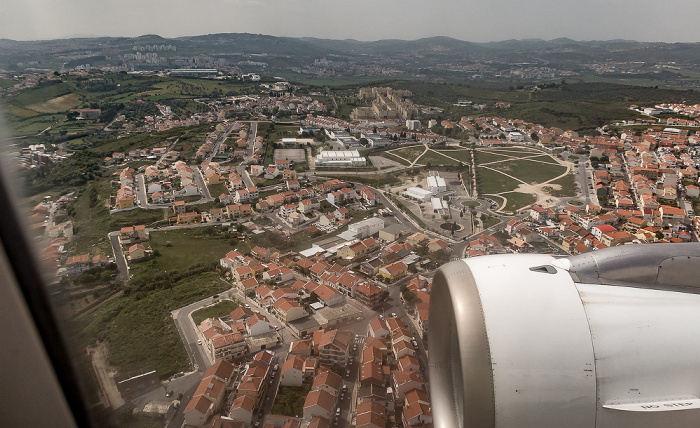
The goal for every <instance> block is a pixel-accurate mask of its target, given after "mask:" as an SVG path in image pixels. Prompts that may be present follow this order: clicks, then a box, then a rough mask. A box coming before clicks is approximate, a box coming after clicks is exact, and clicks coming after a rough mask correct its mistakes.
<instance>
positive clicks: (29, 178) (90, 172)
mask: <svg viewBox="0 0 700 428" xmlns="http://www.w3.org/2000/svg"><path fill="white" fill-rule="evenodd" d="M103 173H104V171H103V168H102V158H99V157H97V156H96V155H95V154H93V153H89V152H85V151H82V152H77V153H75V154H74V155H73V156H71V157H69V158H68V159H66V160H64V161H62V162H59V163H56V164H51V165H42V166H40V167H39V168H35V169H32V170H28V171H27V172H26V173H25V184H26V187H27V190H28V191H29V193H30V194H37V193H40V192H44V191H46V190H48V189H51V188H53V187H78V186H82V185H84V184H87V183H89V182H90V181H92V180H94V179H96V178H99V177H102V176H103Z"/></svg>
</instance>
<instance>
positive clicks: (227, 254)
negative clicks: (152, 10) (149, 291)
mask: <svg viewBox="0 0 700 428" xmlns="http://www.w3.org/2000/svg"><path fill="white" fill-rule="evenodd" d="M265 89H266V90H268V91H269V92H270V93H271V95H269V96H259V95H257V94H256V95H235V96H229V97H222V98H221V99H220V100H219V102H217V105H216V108H215V109H212V111H209V112H208V113H201V114H198V115H195V116H191V117H188V118H181V117H179V116H178V117H176V115H174V114H173V112H172V109H171V107H170V106H169V105H167V104H166V103H158V104H157V107H158V111H159V114H157V115H146V116H144V117H143V118H139V120H133V121H131V120H129V119H127V118H126V117H120V116H117V118H116V121H117V122H124V123H125V124H126V123H128V124H129V125H128V126H126V127H125V126H122V127H121V130H120V131H119V132H120V133H122V134H120V135H121V136H123V137H125V138H126V136H127V135H129V134H130V133H136V134H138V133H148V132H151V131H155V132H163V131H168V130H173V129H176V128H178V129H179V128H183V129H186V128H187V129H190V128H191V127H195V126H200V125H201V124H209V125H207V126H209V127H208V128H207V127H203V128H201V129H200V128H197V129H199V131H198V133H197V134H196V138H193V140H194V141H189V142H188V144H187V145H186V146H185V145H181V144H180V143H179V141H178V140H179V138H181V137H178V136H177V135H175V136H169V137H166V138H163V139H162V140H159V141H157V142H153V143H149V144H141V145H139V144H136V145H134V146H132V147H131V148H130V149H129V150H126V151H125V150H119V151H115V149H111V150H110V151H109V154H110V155H109V156H106V157H104V158H102V156H104V155H100V159H101V162H102V163H101V166H100V167H101V168H102V169H103V171H105V175H106V179H105V186H104V189H103V190H104V191H106V192H107V194H105V195H102V196H104V199H101V197H102V196H98V190H97V189H96V188H92V190H87V191H86V193H87V194H88V195H90V198H91V199H90V204H91V206H92V207H94V206H100V207H102V206H104V208H106V209H107V210H108V213H109V217H108V218H109V219H110V220H109V221H110V223H108V224H109V227H110V230H109V232H108V234H106V236H100V237H99V238H97V239H99V241H98V240H97V239H95V240H94V241H95V242H94V243H91V244H90V245H89V246H87V247H86V246H79V245H81V244H80V242H79V241H80V239H81V238H82V236H84V235H85V233H84V229H82V228H76V229H77V230H74V224H73V222H72V220H71V218H74V217H75V216H74V211H72V209H71V208H72V207H74V206H75V204H76V203H77V201H79V200H80V198H81V197H82V196H83V193H82V192H80V193H77V194H67V195H64V196H61V197H60V198H58V199H57V200H56V201H54V200H53V198H52V197H48V198H46V199H45V200H44V201H43V202H42V203H40V204H38V205H36V206H35V207H34V208H33V211H32V214H31V216H32V222H36V223H37V224H38V225H39V226H37V231H39V232H40V233H43V235H42V236H41V237H40V238H41V239H42V242H45V243H46V245H45V246H44V250H43V253H42V255H41V258H42V259H43V261H44V263H45V265H46V266H47V267H48V268H49V269H51V272H52V274H53V275H52V280H53V284H54V285H56V284H57V285H58V286H59V287H62V290H61V291H65V292H66V294H70V293H75V295H79V296H81V297H82V296H87V295H90V296H92V297H86V298H85V300H84V301H83V302H82V303H80V304H77V303H71V304H70V305H66V309H67V310H69V311H71V315H72V316H76V317H82V316H85V315H86V314H88V315H89V314H91V313H93V311H95V310H96V309H98V308H99V307H100V306H101V305H102V304H104V303H105V302H109V300H110V299H113V298H117V297H119V296H120V295H121V293H122V292H125V294H127V295H129V294H128V293H132V294H131V295H135V296H138V298H141V297H142V295H141V294H138V293H142V290H143V289H145V288H147V287H148V286H144V285H143V284H144V283H146V282H147V281H146V280H144V279H143V278H144V277H146V276H145V275H144V271H146V272H147V271H148V269H151V268H154V266H158V263H161V262H162V261H163V260H164V259H166V258H167V257H169V256H167V255H166V256H164V255H163V254H164V253H171V252H172V253H178V252H179V253H188V252H196V251H201V252H202V253H206V254H208V255H207V257H209V258H211V260H210V263H209V264H208V265H207V264H205V263H200V264H198V265H195V267H194V268H193V267H191V266H186V267H185V268H183V270H185V269H189V268H192V269H193V270H197V269H201V270H202V271H203V272H204V271H206V272H207V273H208V274H211V275H210V276H211V277H212V278H213V279H212V282H213V283H215V284H216V287H217V288H214V289H215V290H219V291H216V292H212V293H208V294H207V295H202V296H198V297H197V300H196V301H195V299H192V300H191V301H189V303H188V304H187V305H182V306H178V307H177V308H169V309H168V314H169V317H167V316H166V318H168V322H169V323H170V322H171V321H172V322H174V324H175V329H176V331H177V334H178V338H179V339H180V340H181V342H182V345H183V347H184V353H185V355H186V357H185V358H186V361H187V362H188V363H187V364H188V365H189V367H190V370H189V371H186V372H185V371H182V372H175V373H173V371H171V372H165V373H163V372H161V373H159V372H158V371H157V370H156V369H154V368H152V367H151V366H150V365H146V364H144V366H143V367H142V368H140V369H139V370H137V371H134V372H128V373H120V374H119V375H117V376H114V375H111V376H109V375H104V376H103V377H102V378H100V381H101V382H103V383H104V384H106V385H113V390H114V391H113V396H112V397H111V398H109V400H112V401H110V405H112V406H115V407H118V406H116V404H115V403H121V404H122V405H123V403H124V402H130V403H132V405H133V406H134V409H135V411H136V413H139V414H141V413H143V414H146V415H149V416H156V417H162V418H164V419H166V420H168V421H169V423H174V424H178V423H179V424H180V425H178V426H191V427H229V426H230V427H259V426H260V427H268V428H269V427H277V428H279V427H302V428H306V427H330V426H348V427H350V426H355V427H363V428H364V427H399V426H401V427H405V428H410V427H429V426H432V410H431V409H432V408H431V404H430V389H431V387H430V382H429V380H430V373H429V370H428V367H429V366H428V351H427V344H428V340H429V325H430V324H429V321H430V320H429V318H430V313H431V311H430V309H429V303H430V292H431V287H432V278H433V276H434V275H435V272H436V269H437V268H439V267H440V266H441V265H442V264H444V263H446V262H448V261H450V260H457V259H460V258H465V257H479V256H484V255H489V254H504V253H527V252H530V253H537V252H546V253H554V254H561V255H564V254H569V255H576V254H582V253H586V252H592V251H597V250H600V249H603V248H607V247H613V246H618V245H631V244H647V243H676V242H691V241H697V240H698V233H700V216H695V209H696V208H697V206H698V204H700V183H699V181H698V167H700V150H699V149H698V143H700V134H698V132H697V131H696V130H695V129H693V128H694V127H695V126H696V125H695V123H694V120H695V119H694V118H695V117H696V116H697V113H696V111H697V108H696V107H697V106H690V105H684V104H658V105H654V107H653V108H652V110H649V109H647V108H640V107H638V106H631V107H630V108H631V109H633V110H635V111H638V112H639V113H640V114H644V115H646V116H647V117H649V118H648V119H647V118H643V119H635V120H626V121H621V122H617V123H611V124H608V125H603V126H601V127H600V128H599V131H600V135H597V136H594V137H591V136H586V135H579V134H578V133H577V132H575V131H572V130H564V129H560V128H557V127H545V126H543V125H540V124H536V123H530V122H527V121H524V120H520V119H510V118H503V117H497V116H483V115H480V114H477V112H479V111H482V110H483V109H484V108H486V107H484V106H483V105H482V104H476V105H475V104H474V103H472V102H471V101H467V100H462V101H459V103H458V104H461V105H459V107H460V108H461V107H465V108H471V109H473V110H474V115H464V116H461V117H459V118H458V119H459V120H457V119H454V118H453V119H442V120H440V121H439V122H438V120H437V119H433V118H432V117H431V118H430V119H426V118H425V117H423V114H424V112H425V110H424V109H423V107H422V106H419V105H417V104H415V103H413V102H412V101H410V97H412V96H413V94H412V93H411V92H410V91H406V90H393V89H391V88H383V87H375V88H363V90H361V91H360V92H359V93H358V94H357V95H358V99H363V100H364V101H366V102H367V103H368V104H370V106H364V107H357V108H355V109H354V111H353V113H352V114H351V115H350V117H351V119H350V120H346V119H341V118H338V117H334V116H332V115H329V113H328V107H327V106H326V104H325V103H322V102H320V101H318V100H317V99H314V98H312V97H307V96H301V95H300V96H297V95H294V94H293V92H291V91H290V85H289V84H288V83H286V82H277V83H276V84H268V86H267V87H266V88H265ZM511 107H512V106H511V104H510V103H506V102H499V103H495V104H493V105H492V106H489V109H493V110H498V111H500V112H502V113H503V112H504V111H505V110H508V109H510V108H511ZM272 110H275V113H276V115H279V114H280V112H286V113H284V114H283V115H288V116H287V117H289V119H291V120H292V121H290V122H278V121H277V120H276V118H275V120H273V118H272V117H273V116H275V115H273V114H271V111H272ZM241 111H245V112H246V113H248V114H251V116H254V119H253V120H239V119H233V118H232V117H231V116H228V114H229V113H230V112H241ZM83 113H84V114H87V115H90V114H91V113H89V112H82V113H81V112H76V114H78V115H80V114H83ZM470 113H471V112H470ZM661 113H663V114H670V113H674V114H678V115H682V116H684V117H687V119H685V118H678V117H675V118H670V117H666V118H664V119H658V118H655V117H654V116H656V115H658V114H661ZM87 120H89V119H87ZM261 129H264V130H265V132H264V133H263V132H261ZM448 130H449V131H448ZM455 135H461V136H466V137H465V138H455V137H453V136H455ZM270 136H272V137H270ZM42 150H43V148H42V147H39V146H30V147H29V148H28V149H27V150H23V151H22V152H21V156H23V157H25V158H26V159H27V161H26V162H25V163H24V164H23V165H24V166H25V167H26V168H29V169H33V168H36V167H38V166H39V165H45V164H48V163H50V162H58V163H60V162H65V161H66V160H67V159H70V157H71V156H69V155H68V154H67V153H66V154H65V156H63V154H61V155H58V153H56V154H55V155H53V158H52V159H44V158H43V157H42V156H41V153H42ZM72 156H75V154H73V155H72ZM423 156H425V157H426V158H427V160H421V157H423ZM525 158H527V159H532V160H533V162H537V165H538V166H537V167H531V166H530V167H528V168H524V169H525V170H526V171H525V172H526V173H527V172H529V171H530V170H531V169H533V168H539V167H540V166H541V168H542V170H544V169H545V168H552V169H556V174H553V175H552V177H551V178H547V180H541V181H542V182H543V183H536V182H534V180H530V181H529V182H528V181H527V180H526V179H525V178H522V179H521V178H520V177H519V176H517V175H518V173H523V172H522V171H516V168H511V169H508V170H507V171H505V172H504V171H501V172H504V175H505V176H507V177H508V178H509V179H512V180H515V181H518V182H519V183H520V186H522V187H519V189H520V190H519V191H514V190H513V189H510V190H508V189H507V190H504V191H499V192H496V191H490V190H488V188H487V190H485V188H484V183H483V182H482V180H480V179H479V177H478V175H479V174H484V173H486V171H484V169H483V168H484V167H486V168H490V170H491V171H493V170H497V168H496V167H495V166H489V165H496V164H497V163H499V162H507V161H512V162H516V161H521V160H523V159H525ZM479 168H482V169H479ZM381 174H386V175H390V176H396V177H393V180H389V179H386V181H384V182H380V181H379V180H376V182H375V181H371V180H368V177H372V176H378V175H381ZM566 177H572V178H571V181H572V183H571V187H572V191H573V193H572V194H564V193H562V194H561V195H560V196H556V195H554V194H553V193H546V192H544V191H542V188H543V186H544V185H550V186H563V185H562V184H560V183H563V181H561V182H560V181H558V180H560V179H562V178H566ZM539 184H542V186H540V187H537V186H536V185H539ZM527 186H530V187H527ZM552 188H553V187H552ZM522 189H525V190H522ZM530 189H532V190H531V194H532V195H533V197H534V199H532V200H530V199H528V200H527V202H525V203H522V204H521V205H512V206H511V205H508V202H507V198H510V199H517V197H515V196H514V195H513V194H514V193H523V194H524V193H527V192H529V191H530ZM504 194H505V195H506V196H504ZM534 195H536V197H535V196H534ZM143 213H146V216H144V217H136V218H138V219H139V221H131V220H129V217H127V216H131V215H133V216H139V215H142V214H143ZM161 214H162V215H161ZM105 216H107V215H105ZM124 218H126V219H127V220H122V219H124ZM112 219H114V223H112V222H111V221H112ZM116 219H119V222H117V220H116ZM142 219H145V220H142ZM489 221H491V223H489ZM42 225H43V227H42ZM116 225H118V227H116ZM83 228H84V226H83ZM81 229H82V230H81ZM168 233H170V235H166V234H168ZM184 233H193V234H194V233H199V235H197V236H196V238H197V240H199V241H198V242H199V243H200V244H201V242H205V244H202V245H201V246H200V247H196V248H197V250H194V249H190V248H188V247H187V244H184V245H183V244H178V241H176V238H175V236H178V237H181V236H182V235H178V234H184ZM168 237H173V238H172V240H173V241H172V242H171V240H170V239H171V238H168ZM189 238H191V236H188V239H189ZM215 239H218V241H216V242H218V243H216V242H215ZM207 240H209V241H207ZM186 242H189V243H194V242H195V238H192V240H191V241H186ZM222 242H225V243H224V244H221V243H222ZM178 245H182V246H181V247H178ZM173 247H175V249H173ZM77 248H79V249H80V251H77V250H76V249H77ZM104 248H111V253H107V254H105V252H104V250H103V249H104ZM193 248H195V247H193ZM170 257H172V254H171V255H170ZM172 266H173V265H169V267H168V269H170V270H171V274H172V269H173V267H172ZM177 267H178V268H179V266H177ZM161 269H164V270H163V273H162V274H159V275H162V276H163V277H164V278H165V277H166V274H167V271H165V268H162V267H161ZM181 274H182V271H177V275H181ZM173 275H174V274H173ZM183 275H184V274H183ZM134 277H136V278H137V279H138V280H141V281H142V282H136V284H140V285H138V286H133V287H131V288H127V289H126V290H117V289H109V287H110V285H109V284H111V285H116V284H128V283H129V281H133V280H134ZM146 278H148V281H150V282H151V283H156V282H158V281H162V283H163V284H165V283H166V281H167V280H166V279H162V280H161V279H159V278H155V277H146ZM179 278H180V277H179V276H178V279H179ZM96 282H99V283H100V284H107V285H104V286H103V288H104V289H105V290H107V291H104V294H100V293H98V292H95V291H94V290H93V289H87V288H83V285H82V284H85V283H96ZM170 286H171V284H169V283H168V284H166V285H164V287H170ZM101 287H102V286H101ZM139 287H141V288H139ZM154 287H155V286H154ZM115 288H116V287H115ZM98 291H100V290H98ZM90 293H93V294H90ZM433 313H435V312H433ZM202 314H203V315H202ZM169 325H171V324H169ZM104 372H106V371H104ZM105 388H109V386H107V387H105ZM105 395H107V393H105ZM147 409H148V410H147Z"/></svg>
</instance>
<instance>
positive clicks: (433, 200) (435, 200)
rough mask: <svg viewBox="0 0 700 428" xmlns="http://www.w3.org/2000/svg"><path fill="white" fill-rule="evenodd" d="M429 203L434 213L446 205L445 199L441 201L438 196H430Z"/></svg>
mask: <svg viewBox="0 0 700 428" xmlns="http://www.w3.org/2000/svg"><path fill="white" fill-rule="evenodd" d="M430 203H431V204H432V205H433V212H434V213H439V212H441V211H442V210H446V209H447V208H448V207H447V201H443V200H442V199H440V198H431V199H430Z"/></svg>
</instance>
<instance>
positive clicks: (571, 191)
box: [544, 174, 576, 197]
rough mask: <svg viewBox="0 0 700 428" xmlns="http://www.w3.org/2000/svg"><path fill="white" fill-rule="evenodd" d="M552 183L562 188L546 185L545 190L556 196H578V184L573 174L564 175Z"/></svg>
mask: <svg viewBox="0 0 700 428" xmlns="http://www.w3.org/2000/svg"><path fill="white" fill-rule="evenodd" d="M550 184H558V185H559V186H561V188H560V189H554V188H553V187H550V186H544V190H546V191H547V193H549V194H550V195H552V196H556V197H571V196H576V185H575V183H574V176H573V174H568V175H566V176H564V177H561V178H559V179H556V180H554V181H552V182H551V183H550Z"/></svg>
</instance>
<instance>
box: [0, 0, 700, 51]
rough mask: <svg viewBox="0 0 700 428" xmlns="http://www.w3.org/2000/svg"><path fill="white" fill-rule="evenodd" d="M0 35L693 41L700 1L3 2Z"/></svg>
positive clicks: (699, 28)
mask: <svg viewBox="0 0 700 428" xmlns="http://www.w3.org/2000/svg"><path fill="white" fill-rule="evenodd" d="M0 10H2V11H3V13H2V14H1V15H0V38H9V39H14V40H41V39H53V38H64V37H76V36H139V35H143V34H158V35H161V36H163V37H178V36H188V35H200V34H210V33H243V32H245V33H260V34H269V35H274V36H292V37H304V36H310V37H320V38H330V39H347V38H350V39H357V40H379V39H388V38H396V39H406V40H413V39H418V38H421V37H430V36H450V37H454V38H457V39H461V40H468V41H477V42H483V41H498V40H506V39H523V38H542V39H553V38H557V37H569V38H572V39H576V40H609V39H629V40H638V41H664V42H676V41H679V42H696V41H700V25H698V24H697V17H698V16H700V0H670V1H666V2H659V1H658V0H655V1H651V0H529V1H525V0H480V1H476V0H423V1H417V0H401V1H399V0H353V1H336V0H197V1H195V0H117V1H107V0H20V1H17V0H0Z"/></svg>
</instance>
